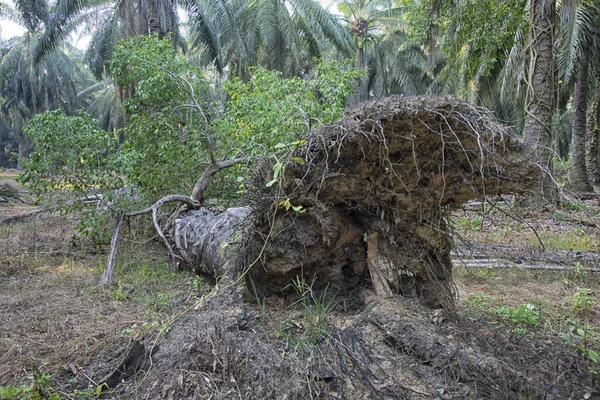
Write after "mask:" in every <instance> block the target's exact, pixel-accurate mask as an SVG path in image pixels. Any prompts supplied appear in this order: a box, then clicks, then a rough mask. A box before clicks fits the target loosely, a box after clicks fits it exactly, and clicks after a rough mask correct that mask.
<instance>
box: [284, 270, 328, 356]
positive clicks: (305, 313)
mask: <svg viewBox="0 0 600 400" xmlns="http://www.w3.org/2000/svg"><path fill="white" fill-rule="evenodd" d="M314 283H315V281H314V280H313V281H312V282H311V283H308V282H307V281H306V280H304V279H303V278H301V277H299V276H298V277H296V279H295V280H294V281H293V282H292V283H291V287H292V288H293V289H294V291H295V293H296V295H297V296H298V299H297V300H296V301H294V302H293V303H292V304H290V305H289V306H288V307H287V313H286V316H285V321H284V327H283V328H282V329H280V330H279V331H278V334H279V336H281V337H282V338H283V339H284V340H285V342H286V348H293V349H297V348H310V347H312V346H313V345H315V344H317V343H318V342H319V341H320V340H321V339H322V338H323V337H325V336H326V335H327V334H328V327H329V322H328V318H327V316H328V314H329V313H330V312H331V311H332V309H333V307H334V306H335V295H334V296H330V295H329V294H328V289H329V287H328V286H327V287H325V289H323V290H319V291H317V290H316V289H315V288H314Z"/></svg>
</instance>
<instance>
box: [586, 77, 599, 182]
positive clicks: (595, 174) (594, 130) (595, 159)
mask: <svg viewBox="0 0 600 400" xmlns="http://www.w3.org/2000/svg"><path fill="white" fill-rule="evenodd" d="M599 104H600V82H599V83H598V84H597V87H596V95H595V102H594V103H592V105H591V106H590V107H589V108H588V116H587V129H586V130H587V140H586V147H587V149H586V150H587V154H586V155H587V157H586V161H587V171H588V177H589V179H590V183H591V184H592V185H594V186H600V107H599V106H598V105H599Z"/></svg>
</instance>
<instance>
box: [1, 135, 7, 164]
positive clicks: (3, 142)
mask: <svg viewBox="0 0 600 400" xmlns="http://www.w3.org/2000/svg"><path fill="white" fill-rule="evenodd" d="M4 166H6V138H5V135H4V134H0V167H4Z"/></svg>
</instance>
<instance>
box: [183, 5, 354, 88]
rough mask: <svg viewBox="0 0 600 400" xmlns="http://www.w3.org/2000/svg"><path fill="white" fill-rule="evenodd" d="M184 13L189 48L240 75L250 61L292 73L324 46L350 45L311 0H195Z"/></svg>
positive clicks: (347, 50)
mask: <svg viewBox="0 0 600 400" xmlns="http://www.w3.org/2000/svg"><path fill="white" fill-rule="evenodd" d="M188 3H191V2H188ZM188 12H189V15H190V30H191V37H192V48H194V49H202V50H203V51H204V52H205V54H206V55H207V57H208V59H209V62H210V63H212V64H213V65H214V66H215V67H216V68H217V70H218V71H219V72H223V71H224V70H225V69H227V70H228V72H229V73H230V74H233V75H238V76H241V77H247V73H248V68H249V67H250V66H263V67H266V68H268V69H271V70H278V71H281V72H283V73H284V74H286V75H288V76H291V75H297V74H298V73H300V72H301V71H303V70H304V69H306V68H307V67H308V66H309V65H310V64H311V63H312V59H313V58H320V57H321V56H322V54H323V52H324V51H326V50H327V46H331V45H333V46H334V47H335V48H337V49H338V50H340V51H343V52H345V53H346V54H350V52H351V51H352V48H353V43H352V40H351V38H350V36H349V35H348V33H347V32H346V31H345V30H344V29H343V27H342V26H341V25H340V24H339V23H338V21H337V19H336V17H334V16H333V15H332V14H330V13H329V12H328V11H326V10H325V9H323V7H322V6H321V5H320V4H319V3H318V1H316V0H290V1H286V2H283V1H281V0H256V1H248V0H197V1H195V2H193V4H188Z"/></svg>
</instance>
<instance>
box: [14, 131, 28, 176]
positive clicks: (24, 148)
mask: <svg viewBox="0 0 600 400" xmlns="http://www.w3.org/2000/svg"><path fill="white" fill-rule="evenodd" d="M29 153H31V141H30V140H29V136H27V135H26V134H25V132H23V131H22V130H19V158H18V159H17V169H18V170H19V171H22V170H23V161H24V160H25V159H26V158H27V157H29Z"/></svg>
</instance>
